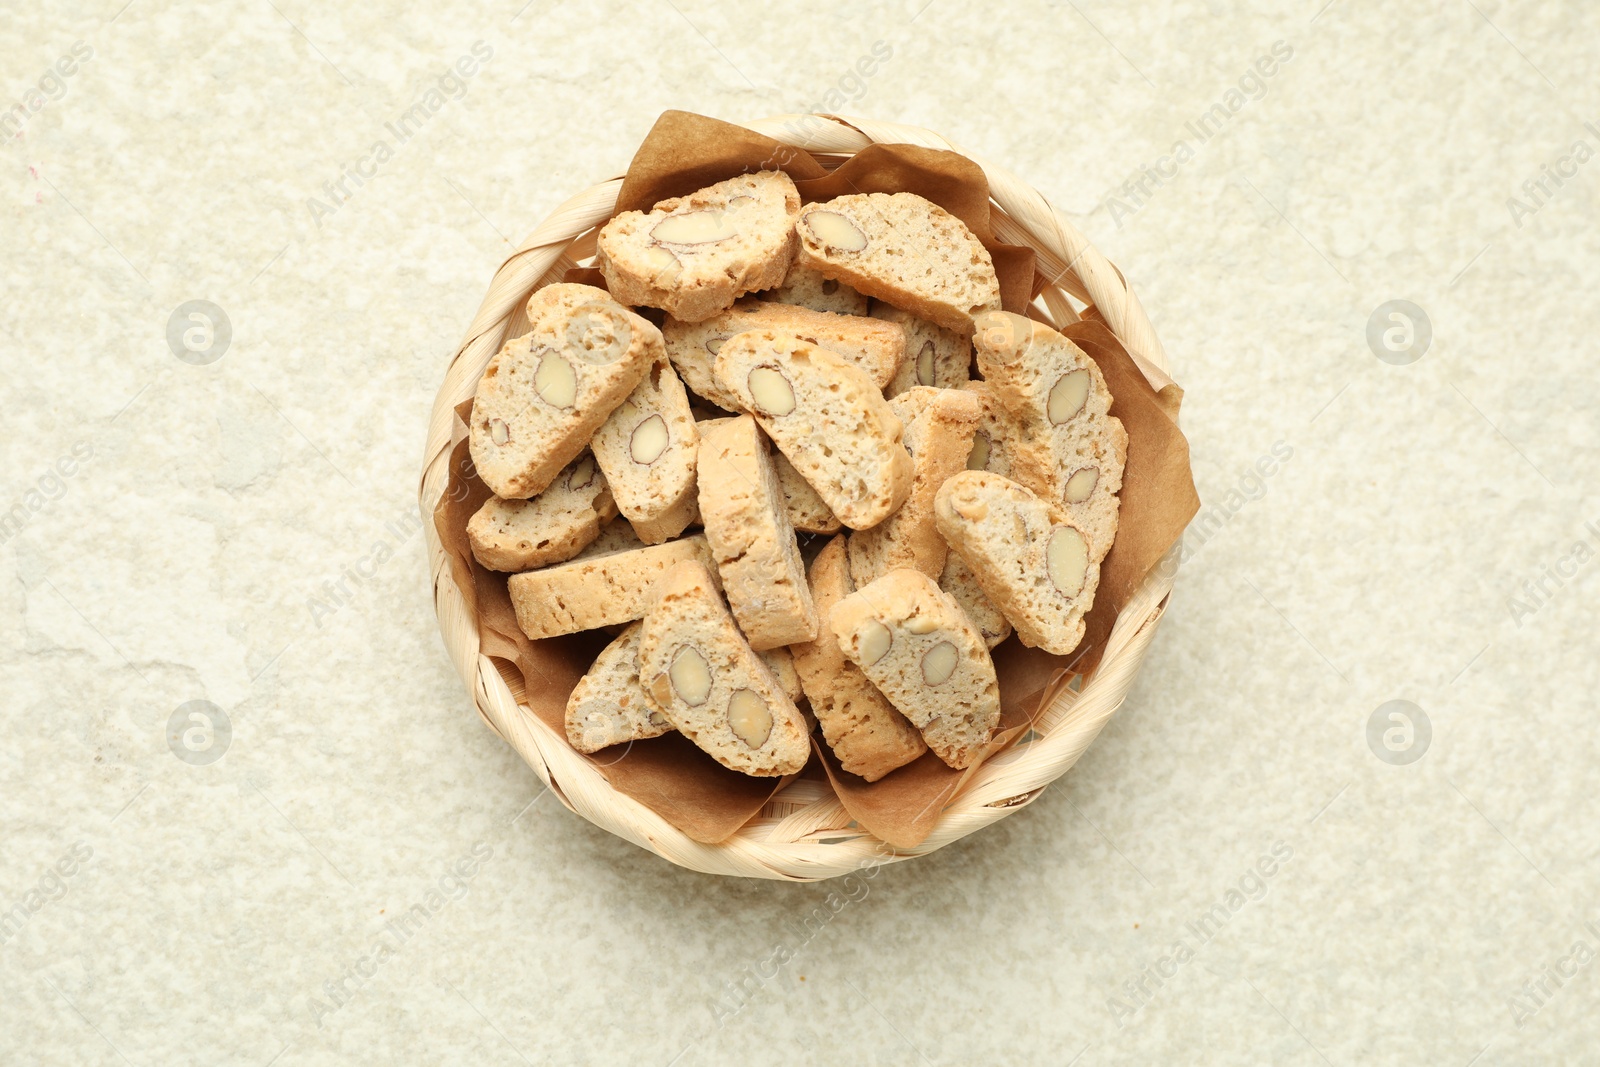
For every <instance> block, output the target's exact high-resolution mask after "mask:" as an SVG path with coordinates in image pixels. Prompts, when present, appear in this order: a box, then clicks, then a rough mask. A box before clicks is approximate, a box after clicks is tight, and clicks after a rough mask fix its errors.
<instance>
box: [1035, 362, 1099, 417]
mask: <svg viewBox="0 0 1600 1067" xmlns="http://www.w3.org/2000/svg"><path fill="white" fill-rule="evenodd" d="M1088 399H1089V372H1088V371H1087V370H1083V369H1082V368H1079V369H1078V370H1072V371H1068V372H1067V373H1065V374H1063V375H1062V376H1061V377H1059V378H1057V379H1056V384H1054V385H1052V386H1051V387H1050V399H1049V400H1048V401H1047V403H1046V407H1045V411H1046V413H1047V414H1048V415H1049V416H1050V425H1052V426H1060V425H1061V424H1062V423H1063V422H1066V421H1067V420H1068V419H1070V418H1072V416H1074V415H1076V414H1077V413H1078V412H1080V411H1082V410H1083V405H1084V402H1085V401H1087V400H1088Z"/></svg>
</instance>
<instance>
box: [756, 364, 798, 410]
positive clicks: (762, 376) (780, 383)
mask: <svg viewBox="0 0 1600 1067" xmlns="http://www.w3.org/2000/svg"><path fill="white" fill-rule="evenodd" d="M747 381H748V382H749V385H750V399H751V400H752V401H754V402H755V406H756V408H757V409H758V410H759V411H760V412H761V414H763V415H770V416H774V417H776V416H780V415H787V414H789V413H790V412H791V411H793V410H794V387H793V386H791V385H790V384H789V379H787V378H785V377H784V376H783V372H782V371H780V370H778V369H777V368H776V367H756V368H754V369H753V370H751V372H750V377H749V378H748V379H747Z"/></svg>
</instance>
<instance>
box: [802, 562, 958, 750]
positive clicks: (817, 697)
mask: <svg viewBox="0 0 1600 1067" xmlns="http://www.w3.org/2000/svg"><path fill="white" fill-rule="evenodd" d="M853 592H855V585H854V583H852V582H851V580H850V568H849V565H848V563H847V561H846V559H845V539H844V538H843V537H835V538H834V539H833V540H831V541H829V542H828V543H827V544H826V545H824V546H823V549H822V551H821V552H819V553H817V558H816V559H814V560H812V562H811V595H812V597H813V598H814V599H815V600H816V604H817V610H818V611H819V612H821V614H822V616H823V618H824V619H826V618H827V616H828V613H829V612H831V611H832V610H833V606H834V605H835V604H837V603H839V601H841V600H843V599H844V598H845V597H847V596H849V595H850V594H851V593H853ZM789 651H790V652H791V653H792V654H793V656H794V666H795V669H796V670H797V671H798V672H799V673H800V684H801V686H802V687H803V688H804V689H805V692H806V699H807V700H809V701H810V702H811V710H812V711H813V712H815V713H816V716H817V721H818V722H819V723H820V724H821V725H822V737H823V740H825V741H827V743H828V747H829V748H830V749H832V750H833V754H834V755H835V756H836V757H838V760H839V765H840V766H841V767H843V768H844V769H845V770H847V771H849V772H850V773H851V774H858V775H860V776H861V777H863V778H865V779H866V780H867V781H869V782H876V781H877V780H878V779H879V778H882V777H883V776H884V775H886V774H888V773H889V772H890V771H892V770H894V769H896V768H897V767H904V766H905V765H906V764H908V763H910V762H911V761H912V760H914V759H916V758H917V757H918V756H920V755H922V754H923V753H924V752H926V751H927V750H928V746H927V743H926V742H924V741H923V740H922V734H921V732H919V731H918V730H917V728H916V727H915V726H912V725H911V723H910V722H909V721H907V719H906V717H905V716H904V715H902V714H900V713H899V712H898V711H896V710H895V708H894V705H893V704H890V703H889V701H888V700H887V699H885V698H884V695H883V694H882V693H880V692H878V689H877V687H876V686H874V685H873V684H872V683H871V682H869V681H867V676H866V675H864V674H862V673H861V669H860V668H859V667H857V666H856V665H855V664H854V663H851V662H850V660H849V659H847V658H846V657H845V654H844V653H843V652H842V651H841V650H840V648H839V642H838V640H837V639H836V638H835V637H834V636H833V632H832V631H831V630H829V629H828V628H827V627H824V628H823V632H822V633H821V634H820V635H819V636H818V638H817V639H816V640H815V641H811V642H809V643H807V644H801V645H794V646H793V647H791V648H790V650H789Z"/></svg>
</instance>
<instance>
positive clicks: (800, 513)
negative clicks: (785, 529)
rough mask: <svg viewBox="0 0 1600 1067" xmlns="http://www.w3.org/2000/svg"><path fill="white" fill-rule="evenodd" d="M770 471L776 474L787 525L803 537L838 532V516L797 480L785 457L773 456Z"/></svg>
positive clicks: (803, 483) (806, 485) (776, 453)
mask: <svg viewBox="0 0 1600 1067" xmlns="http://www.w3.org/2000/svg"><path fill="white" fill-rule="evenodd" d="M772 469H773V470H774V471H776V472H777V474H778V488H780V489H782V490H783V506H784V508H785V510H787V511H788V513H789V525H791V526H793V527H794V528H795V529H796V530H804V531H805V532H806V533H815V534H835V533H838V532H839V527H840V525H841V524H840V522H839V516H837V515H835V514H834V513H833V511H832V509H830V508H829V507H828V505H827V504H825V503H824V502H823V500H822V498H821V497H820V496H818V495H817V491H816V490H815V489H813V488H811V483H810V482H808V481H806V480H805V479H804V478H802V477H800V472H799V471H797V470H795V469H794V464H793V463H790V462H789V457H788V456H786V455H784V454H783V453H782V452H774V453H773V454H772Z"/></svg>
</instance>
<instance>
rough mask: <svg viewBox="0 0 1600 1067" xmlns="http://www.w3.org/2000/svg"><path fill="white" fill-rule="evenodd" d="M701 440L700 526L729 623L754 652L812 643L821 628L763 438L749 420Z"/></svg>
mask: <svg viewBox="0 0 1600 1067" xmlns="http://www.w3.org/2000/svg"><path fill="white" fill-rule="evenodd" d="M700 434H701V439H700V519H701V521H702V522H704V523H705V537H706V541H707V542H708V543H709V544H710V545H711V555H712V557H713V558H714V559H715V560H716V561H717V571H718V572H719V573H720V574H721V575H722V590H723V592H724V593H725V594H726V595H727V598H728V606H729V607H730V608H731V609H732V610H733V617H734V618H735V619H737V620H738V622H739V628H740V629H741V630H743V631H744V635H745V639H746V640H747V641H749V642H750V647H751V648H754V649H755V650H757V651H758V652H759V651H761V650H763V649H768V648H777V647H778V646H779V645H787V644H792V643H794V642H795V641H810V640H812V639H813V638H815V637H816V636H817V628H818V626H819V625H820V622H819V620H818V618H817V609H816V607H815V605H813V604H812V602H811V588H810V586H809V585H807V584H806V569H805V564H804V563H802V562H801V560H800V546H799V544H798V543H797V542H796V541H795V536H794V527H793V526H791V525H790V524H789V515H788V511H787V509H786V508H785V505H784V499H783V490H782V489H781V488H780V487H779V486H778V476H777V474H776V473H775V472H774V471H773V469H772V460H771V458H770V457H769V456H768V454H767V441H766V438H765V437H764V436H763V435H762V433H761V429H760V427H758V426H757V425H756V421H755V419H753V418H751V417H750V416H749V415H739V416H736V417H734V418H730V419H709V420H707V421H705V422H702V423H701V424H700Z"/></svg>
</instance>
